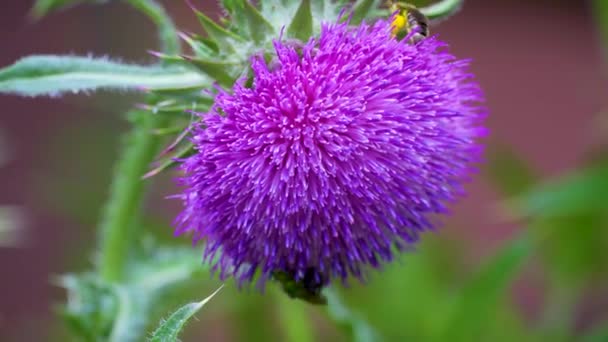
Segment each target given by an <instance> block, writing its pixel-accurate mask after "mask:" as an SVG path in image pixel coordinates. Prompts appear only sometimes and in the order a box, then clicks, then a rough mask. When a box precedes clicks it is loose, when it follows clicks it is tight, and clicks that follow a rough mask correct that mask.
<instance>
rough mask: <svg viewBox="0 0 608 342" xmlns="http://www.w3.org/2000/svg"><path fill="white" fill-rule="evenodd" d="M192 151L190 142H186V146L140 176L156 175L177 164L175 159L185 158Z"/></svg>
mask: <svg viewBox="0 0 608 342" xmlns="http://www.w3.org/2000/svg"><path fill="white" fill-rule="evenodd" d="M193 153H194V146H193V145H192V143H188V144H186V146H184V147H182V148H181V149H180V150H179V151H177V152H176V153H175V154H174V155H172V156H171V158H169V159H167V160H165V161H164V162H162V164H160V165H159V166H158V167H156V168H154V169H152V170H150V171H149V172H147V173H146V174H145V175H143V177H142V178H144V179H145V178H150V177H153V176H156V175H157V174H159V173H161V172H163V171H165V170H167V169H168V168H170V167H172V166H173V165H175V164H177V162H176V161H175V159H180V158H185V157H187V156H189V155H192V154H193Z"/></svg>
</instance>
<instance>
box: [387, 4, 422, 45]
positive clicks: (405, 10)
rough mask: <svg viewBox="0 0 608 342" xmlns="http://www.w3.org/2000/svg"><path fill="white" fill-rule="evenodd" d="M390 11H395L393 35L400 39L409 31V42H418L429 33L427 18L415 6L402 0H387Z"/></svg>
mask: <svg viewBox="0 0 608 342" xmlns="http://www.w3.org/2000/svg"><path fill="white" fill-rule="evenodd" d="M388 6H389V10H390V11H391V13H395V12H397V14H396V15H395V18H394V19H393V22H392V28H393V37H395V38H397V39H399V40H401V39H403V38H405V37H407V36H408V35H409V34H410V33H412V32H413V33H412V34H411V36H410V42H411V43H413V44H416V43H418V42H419V41H421V40H423V39H424V38H426V37H428V36H429V35H430V30H429V20H428V18H427V17H426V16H425V15H424V14H422V12H420V11H419V10H418V9H417V8H416V7H415V6H413V5H410V4H408V3H405V2H402V1H389V2H388Z"/></svg>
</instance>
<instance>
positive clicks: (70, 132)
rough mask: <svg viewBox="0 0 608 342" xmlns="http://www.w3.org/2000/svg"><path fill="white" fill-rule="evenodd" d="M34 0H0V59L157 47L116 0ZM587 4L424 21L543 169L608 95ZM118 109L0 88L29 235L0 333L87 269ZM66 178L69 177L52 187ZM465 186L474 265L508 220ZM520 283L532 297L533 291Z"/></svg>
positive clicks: (565, 165) (2, 183)
mask: <svg viewBox="0 0 608 342" xmlns="http://www.w3.org/2000/svg"><path fill="white" fill-rule="evenodd" d="M204 2H205V3H207V1H204ZM32 3H33V1H22V0H3V1H2V5H0V44H1V47H0V66H5V65H8V64H11V63H13V62H14V61H15V60H16V59H18V58H20V57H22V56H26V55H30V54H41V53H58V54H63V53H74V54H89V53H90V54H93V55H96V56H99V55H109V56H115V57H118V58H120V59H122V60H125V61H129V62H138V63H146V62H152V61H153V59H152V58H151V57H150V56H149V55H147V54H146V52H145V51H146V50H148V49H154V48H155V47H156V45H157V44H156V41H155V38H154V35H153V32H154V31H153V27H152V25H151V24H149V23H148V22H147V21H146V20H145V18H143V17H142V16H141V15H139V14H138V13H135V12H133V11H130V10H128V7H127V6H125V5H123V4H120V3H119V2H116V3H113V4H109V5H105V6H95V5H84V6H80V7H77V8H75V9H72V10H69V11H64V12H61V13H57V14H53V15H51V16H49V17H47V18H44V19H42V20H40V21H38V22H33V21H30V20H28V17H27V12H28V9H29V8H30V7H31V5H32ZM165 3H167V4H168V5H170V6H169V9H170V12H171V13H172V14H173V16H174V18H176V21H177V23H178V26H179V27H180V28H182V29H184V30H189V31H198V26H197V23H196V20H195V18H194V16H193V15H192V13H191V12H190V10H189V9H188V8H187V6H186V5H185V3H184V2H183V1H178V0H174V1H165ZM199 3H203V1H199ZM585 4H586V3H585V2H584V1H557V0H553V1H551V0H547V1H514V0H504V1H493V0H469V1H466V4H465V8H464V10H463V11H462V12H461V13H460V14H459V15H457V16H455V17H454V18H452V19H450V20H449V21H447V22H445V23H442V24H441V25H440V26H439V27H438V28H436V29H435V32H438V33H440V34H441V36H442V38H443V39H444V40H447V41H449V42H450V44H451V46H452V51H453V52H454V53H455V54H456V55H457V56H460V57H471V58H473V59H474V64H473V69H474V71H475V72H476V74H477V76H478V78H479V80H480V81H481V83H482V85H483V87H484V89H485V91H486V94H487V98H488V106H489V107H490V108H491V116H490V117H489V120H488V125H489V127H490V128H491V131H492V139H496V140H501V141H504V142H507V143H509V144H510V145H512V146H513V147H514V149H515V150H516V151H517V152H518V153H520V154H521V155H523V156H524V157H525V158H526V160H527V161H529V162H530V163H531V165H532V166H533V167H534V168H536V169H537V170H539V171H540V172H542V174H543V175H545V176H550V175H555V174H557V173H560V172H563V171H565V170H567V169H570V168H573V167H576V166H577V165H578V162H579V160H580V159H581V157H582V153H583V151H584V149H585V148H587V147H589V146H590V145H591V144H592V142H593V128H594V124H595V122H596V121H595V120H594V118H595V117H596V115H597V114H598V113H599V112H600V111H601V110H602V109H603V108H604V106H605V105H606V104H607V102H608V96H606V94H607V92H606V89H607V87H606V86H607V85H608V84H607V82H606V78H605V77H604V76H605V74H604V72H603V71H604V69H603V67H602V64H603V55H602V53H601V52H602V51H601V48H600V45H599V37H598V35H597V33H596V30H595V27H594V23H593V18H592V13H591V10H590V9H589V8H588V7H586V6H585ZM200 7H201V8H202V7H204V6H203V5H201V6H200ZM128 106H129V98H128V97H127V96H124V95H123V96H120V95H118V96H109V95H107V94H105V95H102V97H98V96H95V97H87V98H79V97H68V98H67V99H65V100H57V99H35V100H32V99H24V98H17V97H12V96H5V95H0V118H1V120H0V130H1V132H0V134H2V135H4V138H5V140H7V141H8V142H9V144H10V148H11V151H12V154H13V158H12V160H11V162H10V164H8V165H7V166H4V167H2V168H1V169H0V205H5V204H18V205H22V206H24V207H25V209H26V212H27V232H28V239H27V240H26V241H25V244H23V245H21V246H18V247H15V248H4V249H2V248H0V269H2V270H3V272H2V274H3V275H2V279H1V280H0V340H4V338H3V336H4V337H6V338H11V339H15V340H20V341H23V340H40V339H41V338H43V336H48V334H49V332H48V331H45V330H44V329H46V328H47V327H48V328H49V329H53V328H51V327H52V326H54V325H56V320H53V319H52V318H51V317H53V314H52V305H53V303H56V302H58V301H61V300H62V299H61V297H62V292H61V291H60V290H58V289H56V288H54V287H53V286H52V285H51V284H50V282H49V277H50V276H52V275H56V274H61V273H64V272H67V271H73V270H82V269H85V268H86V267H88V265H89V261H90V260H88V259H83V258H82V256H88V255H89V254H88V253H90V251H91V250H92V248H93V247H94V246H95V242H94V241H93V238H94V237H95V233H94V227H95V226H94V219H95V218H96V215H97V210H98V209H99V207H101V205H102V203H101V201H102V200H103V198H104V197H105V191H106V188H107V185H108V182H109V171H110V169H111V162H112V161H113V160H114V159H115V157H116V152H117V139H118V136H119V134H120V132H123V131H124V129H125V128H126V125H125V124H124V122H123V121H122V120H121V118H120V115H119V114H118V113H120V112H122V111H124V110H125V109H127V108H128ZM96 135H99V136H103V137H104V138H100V139H94V138H93V137H94V136H96ZM92 136H93V137H92ZM66 146H68V147H69V148H66ZM66 179H68V181H69V182H68V184H71V186H72V187H69V186H68V187H65V186H63V184H66ZM74 186H76V187H78V186H80V187H86V188H87V190H89V188H90V191H91V192H92V193H93V195H92V196H91V197H92V198H93V199H89V200H88V201H89V202H87V203H84V204H82V203H81V204H82V205H83V208H85V209H86V210H89V211H86V210H85V209H82V210H85V211H82V210H81V209H78V210H80V212H78V213H74V212H73V211H70V208H67V209H66V208H64V207H62V206H61V205H59V204H57V202H61V201H63V200H64V199H65V198H67V199H71V200H72V201H77V200H78V198H74V196H75V195H73V193H72V191H74V190H73V189H74V188H73V187H74ZM469 189H470V192H471V195H470V196H469V197H468V198H467V199H466V200H465V201H463V202H462V203H461V204H460V205H459V206H458V207H457V208H455V212H456V213H457V215H456V217H455V218H454V220H455V222H456V224H455V226H457V227H459V228H455V229H454V230H453V231H451V232H448V233H446V234H453V235H454V238H459V237H463V236H466V237H467V239H468V240H469V241H472V242H471V243H470V251H471V253H470V256H471V258H473V259H472V260H474V262H477V261H475V259H474V258H478V257H480V256H483V255H486V254H487V253H490V252H491V251H492V250H493V249H494V248H495V247H496V246H497V245H498V244H499V243H500V242H501V241H502V240H503V239H505V238H507V237H509V236H511V234H512V233H513V229H517V227H512V226H506V225H504V224H500V223H499V222H497V220H496V216H495V212H493V208H494V206H495V205H496V200H497V196H496V193H495V191H494V190H493V189H492V187H491V186H490V185H489V184H488V183H487V181H486V180H484V179H483V178H481V177H479V178H478V179H477V180H476V181H475V182H474V183H473V184H472V185H471V186H470V187H469ZM74 193H75V191H74ZM67 202H68V203H70V202H69V201H67ZM78 208H80V207H78ZM72 209H73V208H72ZM90 213H92V215H91V214H90ZM169 215H170V214H168V216H169ZM91 216H93V217H91ZM168 220H170V217H167V221H168ZM167 234H170V230H168V233H167ZM74 256H78V259H75V258H74ZM525 293H528V297H530V296H532V298H529V302H531V303H533V302H534V301H535V298H534V293H532V292H525V291H524V295H525ZM530 293H532V294H530ZM524 297H525V296H524ZM527 301H528V300H527Z"/></svg>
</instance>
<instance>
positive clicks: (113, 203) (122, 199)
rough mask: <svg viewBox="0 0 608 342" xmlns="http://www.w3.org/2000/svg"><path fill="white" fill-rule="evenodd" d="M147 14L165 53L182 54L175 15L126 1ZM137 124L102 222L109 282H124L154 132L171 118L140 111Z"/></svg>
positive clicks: (147, 2)
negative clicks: (174, 22) (174, 19)
mask: <svg viewBox="0 0 608 342" xmlns="http://www.w3.org/2000/svg"><path fill="white" fill-rule="evenodd" d="M125 1H127V3H129V4H130V5H131V6H133V7H134V8H136V9H138V10H139V11H141V12H143V13H144V14H146V15H147V16H148V17H149V18H150V19H151V20H152V22H154V24H155V25H156V26H157V27H158V30H159V37H160V41H161V44H162V49H163V52H165V53H179V50H180V46H179V40H178V36H177V30H176V29H175V25H174V24H173V21H172V20H171V18H170V17H169V16H168V15H167V13H166V11H165V10H164V9H163V7H162V6H161V5H159V4H158V3H157V2H156V1H154V0H125ZM136 114H138V116H137V117H136V120H135V127H134V128H133V130H132V131H131V132H130V133H129V134H128V135H127V137H126V141H125V142H124V150H123V151H122V156H121V159H120V160H119V161H118V164H117V166H116V170H115V171H114V178H113V182H112V186H111V188H110V197H109V198H108V202H107V204H106V207H105V212H104V214H103V217H102V219H101V223H100V227H99V228H100V232H101V237H100V240H101V244H100V256H99V265H98V267H99V273H100V274H101V276H102V277H103V278H104V279H106V280H108V281H120V280H121V279H122V277H123V274H124V268H125V264H126V262H127V257H128V254H129V250H130V247H131V243H132V241H133V239H134V237H135V233H136V228H137V227H136V226H137V224H136V223H137V220H136V218H137V216H138V211H139V209H140V207H141V201H142V197H143V192H144V183H143V182H144V181H143V180H142V175H144V174H145V173H146V171H148V168H149V166H150V163H151V162H152V161H153V160H154V156H155V155H156V153H157V151H158V150H159V145H160V142H161V138H160V137H159V136H158V135H154V134H151V132H152V131H153V130H154V129H157V128H161V127H164V126H166V121H167V120H168V119H167V118H164V117H160V116H155V115H152V114H150V113H136Z"/></svg>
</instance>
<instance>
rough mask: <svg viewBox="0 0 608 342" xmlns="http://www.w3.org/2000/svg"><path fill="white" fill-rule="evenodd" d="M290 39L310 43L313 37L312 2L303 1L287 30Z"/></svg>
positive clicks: (308, 0)
mask: <svg viewBox="0 0 608 342" xmlns="http://www.w3.org/2000/svg"><path fill="white" fill-rule="evenodd" d="M287 34H288V35H289V36H290V37H294V38H297V39H299V40H301V41H302V42H306V41H308V39H310V37H311V36H312V12H311V10H310V0H302V2H300V7H298V10H297V11H296V14H295V15H294V16H293V19H292V20H291V24H290V25H289V28H288V29H287Z"/></svg>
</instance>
